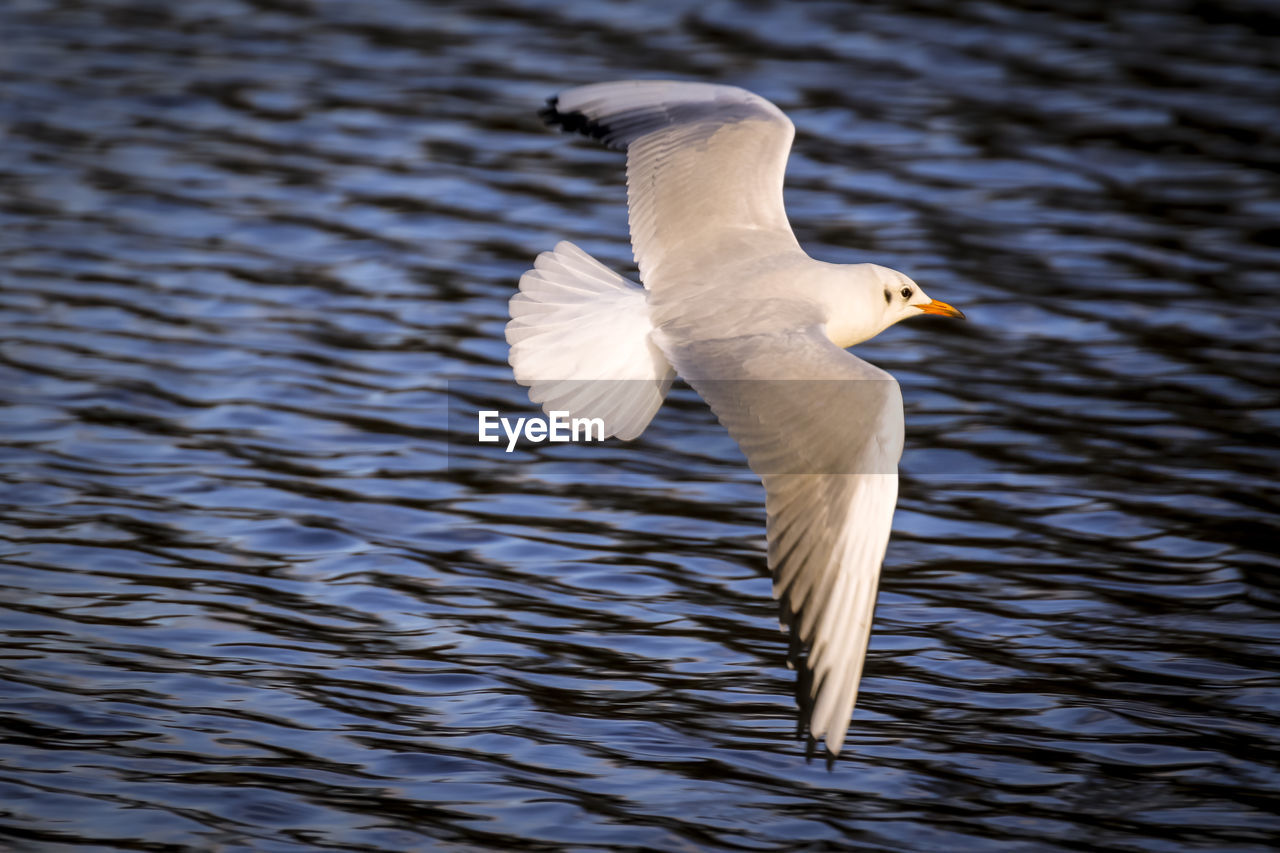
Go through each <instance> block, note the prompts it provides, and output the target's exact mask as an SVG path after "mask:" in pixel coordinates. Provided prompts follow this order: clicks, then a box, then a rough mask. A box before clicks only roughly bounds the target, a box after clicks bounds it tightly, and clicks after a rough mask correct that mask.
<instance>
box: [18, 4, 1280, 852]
mask: <svg viewBox="0 0 1280 853" xmlns="http://www.w3.org/2000/svg"><path fill="white" fill-rule="evenodd" d="M0 31H3V33H4V38H3V46H2V47H0V127H3V136H2V137H0V274H2V276H3V278H2V280H0V323H2V326H3V334H2V339H3V340H2V343H0V400H3V401H4V403H5V407H4V408H3V410H0V429H2V430H3V435H4V444H3V447H2V448H0V450H2V452H3V463H0V465H2V467H0V477H2V478H3V485H2V486H0V501H2V502H3V512H2V516H0V518H2V520H0V533H2V535H3V542H2V543H0V560H2V561H3V565H2V568H0V590H2V592H0V601H2V602H3V607H4V609H3V616H2V617H0V625H2V626H3V632H2V634H0V636H2V639H0V667H3V669H2V672H3V681H2V682H0V722H2V723H3V732H4V734H3V741H2V744H3V745H0V837H2V838H3V839H4V841H3V844H4V845H6V846H8V847H10V848H13V849H19V850H41V851H44V850H55V851H57V850H72V849H104V848H112V849H138V850H142V849H146V850H175V851H177V850H222V851H234V850H249V849H253V850H272V851H303V850H317V849H334V850H344V851H346V850H387V851H399V850H409V849H432V848H438V849H458V850H466V849H472V850H480V849H541V850H556V849H566V850H576V851H586V850H601V849H606V848H612V849H630V850H638V849H655V850H692V849H708V850H712V849H724V850H796V849H814V850H818V849H828V848H830V847H833V846H839V847H848V848H854V849H867V850H904V851H905V850H911V851H914V850H923V849H961V850H980V851H1031V850H1035V851H1040V850H1049V851H1055V850H1097V849H1110V850H1124V851H1148V850H1150V851H1166V850H1204V851H1226V850H1231V851H1243V850H1264V849H1268V848H1269V847H1270V846H1271V844H1272V841H1273V838H1274V837H1277V836H1276V833H1277V830H1280V817H1277V810H1278V809H1277V806H1278V805H1280V773H1278V772H1277V770H1276V767H1277V759H1278V758H1280V749H1278V748H1277V742H1276V735H1277V732H1278V730H1280V719H1278V716H1280V679H1278V678H1277V675H1276V672H1277V663H1278V662H1280V622H1278V621H1277V618H1276V616H1277V613H1276V611H1277V593H1278V592H1280V582H1278V581H1277V580H1276V577H1277V576H1276V573H1275V572H1276V568H1277V564H1278V563H1280V561H1278V560H1277V556H1276V552H1277V548H1276V541H1277V538H1276V537H1277V530H1276V509H1277V491H1276V486H1275V479H1276V472H1277V469H1278V467H1280V449H1278V448H1277V442H1276V440H1275V435H1276V431H1277V428H1280V392H1278V391H1277V383H1276V376H1277V368H1278V367H1280V344H1277V341H1278V340H1280V334H1278V332H1280V329H1278V325H1280V309H1277V307H1276V303H1275V299H1276V281H1277V278H1276V276H1277V273H1280V228H1278V227H1277V222H1278V221H1280V201H1278V200H1277V199H1280V192H1277V190H1278V189H1280V177H1277V166H1280V146H1278V145H1277V137H1276V130H1275V129H1276V127H1278V126H1280V101H1278V100H1277V99H1276V97H1275V95H1276V93H1277V91H1280V60H1278V59H1277V57H1280V50H1277V41H1278V39H1277V35H1278V34H1280V18H1277V17H1276V15H1275V11H1274V9H1272V8H1270V7H1268V6H1264V5H1261V4H1258V5H1252V4H1248V3H1228V4H1203V3H1191V2H1185V3H1178V2H1174V3H1167V2H1162V1H1161V2H1156V0H1149V2H1140V3H1130V4H1115V5H1109V4H1088V3H1068V4H1045V5H1036V4H1022V3H1016V2H1010V3H980V4H966V5H965V6H964V9H963V11H959V10H957V9H954V8H953V4H950V3H942V2H930V0H926V2H921V3H915V4H910V5H898V4H887V3H886V4H874V3H871V4H856V5H847V4H822V3H812V4H791V3H781V2H776V3H771V2H746V0H743V1H742V2H738V3H724V2H712V3H706V2H684V3H678V2H664V3H661V4H656V3H629V4H607V5H606V4H563V3H557V4H533V3H519V2H507V0H493V2H485V3H454V4H438V3H408V2H379V3H376V4H353V3H345V2H338V0H332V1H331V2H305V1H304V0H298V2H293V0H290V1H289V2H275V0H272V2H268V1H267V0H249V2H243V3H237V2H231V0H199V2H184V3H181V4H178V3H152V4H144V3H137V2H118V3H111V2H72V0H65V1H64V2H40V1H39V0H37V1H36V2H17V3H11V4H6V6H5V7H4V9H3V10H2V11H0ZM634 75H641V76H662V75H672V76H681V77H687V78H695V79H702V80H710V81H722V82H731V83H736V84H739V85H745V86H747V87H749V88H752V89H754V90H756V91H758V92H760V93H762V94H764V95H765V96H767V97H769V98H771V99H773V100H774V101H776V102H777V103H778V104H779V105H781V106H782V107H783V108H784V109H785V110H787V112H788V113H789V114H790V115H792V116H793V118H794V120H795V122H796V124H797V126H798V129H799V134H798V138H797V143H796V151H795V156H794V157H793V159H792V161H791V166H790V169H789V172H788V175H789V178H788V180H789V183H788V189H787V203H788V207H789V211H790V214H791V217H792V221H793V223H794V224H795V228H796V231H797V234H798V236H799V237H800V239H801V242H802V243H803V244H804V245H805V246H806V248H808V249H809V250H810V251H811V252H812V253H813V254H815V255H816V256H818V257H821V258H824V259H826V260H832V261H854V260H863V259H874V260H876V261H878V262H881V263H885V264H888V265H891V266H895V267H898V268H901V269H903V270H904V271H906V272H907V273H908V274H910V275H912V276H913V277H914V278H916V279H917V280H919V281H920V282H921V283H922V285H923V286H924V287H925V288H926V289H927V290H928V292H929V293H930V295H932V296H935V297H937V298H940V299H944V300H946V301H948V302H951V303H954V304H955V305H957V306H959V307H961V308H963V309H964V310H965V312H966V313H967V314H968V315H969V317H970V320H969V322H968V323H967V324H960V323H948V322H945V321H929V320H920V321H915V322H912V323H907V324H902V325H900V326H898V327H896V328H894V329H892V330H890V331H889V332H887V333H885V334H884V335H882V336H880V337H879V338H878V339H876V340H875V341H873V342H872V343H870V344H868V345H866V346H864V347H861V348H860V353H861V354H862V355H863V356H864V357H865V358H867V359H869V360H871V361H873V362H875V363H877V364H879V365H881V366H883V367H885V368H887V369H889V370H891V371H893V372H894V373H895V374H896V375H897V376H898V377H899V378H900V379H901V381H902V385H903V389H904V396H905V398H906V406H907V421H908V436H907V450H906V454H905V457H904V459H903V473H904V477H903V483H902V498H901V502H900V505H899V509H898V514H897V516H896V518H895V530H894V539H893V543H892V545H891V547H890V550H889V554H888V557H887V563H886V570H885V574H884V579H883V582H882V590H883V591H882V594H881V598H880V604H879V610H878V611H877V615H876V625H875V632H874V635H873V638H872V643H871V651H870V656H869V662H868V674H867V677H866V679H865V681H864V683H863V691H862V694H861V697H860V702H859V707H858V710H857V713H856V716H855V718H854V722H853V725H852V727H851V729H850V734H849V737H848V740H847V744H846V750H845V753H844V754H842V756H841V758H840V759H839V760H838V761H837V762H835V764H834V765H833V766H832V767H831V768H829V769H828V767H827V766H826V765H825V764H824V763H823V762H822V761H820V760H815V761H812V762H806V760H805V758H804V747H803V744H802V743H800V742H798V741H796V740H795V739H794V727H795V708H794V705H793V699H792V696H791V690H792V674H791V673H790V672H788V671H787V670H786V669H785V668H784V666H783V662H784V660H785V654H786V640H785V637H784V636H783V635H781V634H779V633H778V632H777V629H776V614H775V611H774V606H773V603H772V601H771V600H770V598H769V582H768V579H767V578H766V577H765V575H764V568H763V562H764V561H763V536H762V530H763V506H762V500H763V493H762V490H761V489H760V487H759V485H758V483H756V481H755V480H754V479H753V477H752V476H751V475H750V473H749V472H748V471H747V470H746V469H745V467H743V466H742V465H741V463H740V457H739V456H738V455H737V452H736V450H735V449H734V448H733V445H732V443H731V442H729V441H728V440H727V438H725V437H724V436H723V434H722V433H720V432H718V431H717V430H716V429H715V428H714V423H713V421H712V419H711V416H710V415H709V413H708V412H707V410H706V409H705V407H703V406H702V405H701V404H700V403H699V402H698V401H697V398H696V397H695V396H694V395H693V394H692V393H691V392H690V391H689V390H688V389H687V388H683V389H681V388H677V391H676V393H675V394H674V396H673V399H672V401H671V402H670V403H669V404H668V405H667V406H666V407H664V409H663V411H662V412H661V413H660V415H659V417H658V419H657V421H656V422H655V423H654V425H653V427H652V428H651V429H650V431H649V432H647V433H646V434H645V436H644V437H643V438H642V439H641V440H640V441H638V442H636V443H635V444H634V445H631V446H619V445H616V444H610V445H607V446H603V447H599V448H582V447H574V448H563V447H556V448H550V449H549V448H547V447H545V446H544V447H542V448H536V447H535V448H528V449H525V450H522V451H518V452H517V453H515V454H512V456H511V457H510V459H509V460H507V461H505V462H503V463H496V462H494V461H493V459H492V458H480V457H478V456H476V455H474V454H472V453H470V452H469V451H461V450H458V448H456V447H454V448H451V447H450V446H449V436H448V434H447V433H446V432H445V430H444V429H443V427H442V426H441V424H442V412H444V410H445V408H446V403H447V396H448V393H447V392H448V390H449V389H451V388H453V389H457V388H460V387H465V388H467V389H470V390H469V391H468V393H469V394H471V395H472V397H468V398H467V399H468V400H473V399H474V400H477V401H485V400H487V401H489V402H491V403H493V404H494V405H495V407H498V408H501V409H504V410H506V411H508V412H527V411H528V409H529V407H528V404H527V402H526V401H525V400H524V398H523V396H522V392H521V389H519V388H518V387H517V386H515V384H514V383H513V382H512V380H511V376H510V369H509V368H508V367H507V366H506V363H505V359H506V347H505V344H504V343H503V339H502V327H503V323H504V319H505V308H506V300H507V298H508V297H509V296H510V294H511V293H512V289H513V287H514V283H515V281H516V280H517V278H518V277H519V275H520V273H521V272H522V271H523V270H524V269H526V268H527V267H528V265H529V263H530V260H531V259H532V258H533V256H534V255H535V254H536V253H537V252H539V251H541V250H544V249H547V248H549V247H550V246H551V245H553V244H554V242H555V241H556V240H558V239H563V238H568V239H572V240H574V241H576V242H578V243H579V244H580V245H582V246H583V247H584V248H586V249H587V250H589V251H591V252H593V253H594V254H596V255H597V256H598V257H600V258H601V259H603V260H604V261H606V262H607V263H610V264H611V265H613V266H615V267H617V268H619V269H620V270H623V271H625V272H630V257H629V255H630V252H629V247H628V243H627V238H626V215H625V209H624V206H623V201H624V191H623V184H622V181H623V173H622V161H621V158H620V157H619V156H618V155H616V154H614V153H611V152H608V151H603V150H598V149H596V148H593V147H591V146H590V145H589V144H587V143H586V142H585V141H576V140H573V139H571V138H569V137H562V136H559V135H556V134H554V133H551V132H548V131H547V130H545V129H544V128H542V127H541V126H540V124H539V122H538V121H537V118H536V116H535V111H536V109H537V108H538V106H539V105H540V104H541V102H542V99H543V98H545V97H546V96H547V95H549V94H551V93H553V92H555V91H557V90H559V89H561V88H565V87H566V86H569V85H573V84H579V83H587V82H594V81H598V80H605V79H616V78H622V77H628V76H634ZM451 449H452V450H453V451H454V452H452V453H450V452H449V451H450V450H451Z"/></svg>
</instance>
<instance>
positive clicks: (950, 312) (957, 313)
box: [916, 299, 964, 320]
mask: <svg viewBox="0 0 1280 853" xmlns="http://www.w3.org/2000/svg"><path fill="white" fill-rule="evenodd" d="M916 307H917V308H919V309H920V310H921V311H923V312H924V313H926V314H937V315H938V316H940V317H957V318H959V319H961V320H963V319H964V312H962V311H961V310H960V309H959V308H952V307H951V306H950V305H948V304H947V303H945V302H939V301H938V300H937V299H935V300H933V301H932V302H930V303H929V304H928V305H917V306H916Z"/></svg>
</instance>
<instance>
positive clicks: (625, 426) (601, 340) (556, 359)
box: [507, 242, 675, 440]
mask: <svg viewBox="0 0 1280 853" xmlns="http://www.w3.org/2000/svg"><path fill="white" fill-rule="evenodd" d="M510 307H511V321H510V322H509V323H507V343H508V344H510V345H511V355H510V357H509V359H508V360H509V361H510V362H511V367H512V368H513V369H514V371H515V375H516V381H517V382H519V383H520V384H521V385H526V386H528V388H529V399H530V400H532V401H533V402H535V403H539V404H541V406H542V409H543V411H545V412H546V413H547V414H551V413H552V412H553V411H564V412H568V413H569V415H570V416H571V417H586V418H600V419H601V420H602V421H603V422H604V434H605V436H606V437H608V436H614V435H616V436H617V437H618V438H621V439H624V440H625V439H632V438H635V437H636V436H638V435H640V433H642V432H644V428H645V427H646V426H648V424H649V421H651V420H653V416H654V414H655V413H656V412H657V411H658V407H659V406H661V405H662V400H663V398H665V397H666V396H667V391H668V390H669V389H670V388H671V382H672V380H673V379H674V378H675V368H673V367H672V366H671V364H670V362H668V361H667V358H666V356H665V355H663V353H662V350H660V349H659V348H658V346H657V344H655V343H654V342H653V337H652V335H653V323H652V322H651V321H650V319H649V305H648V301H647V299H646V295H645V291H644V288H642V287H641V286H640V285H639V284H636V283H635V282H633V281H630V280H628V279H625V278H623V277H622V276H620V275H618V274H617V273H615V272H613V271H612V270H610V269H609V268H608V267H606V266H604V265H603V264H601V263H600V262H599V261H597V260H596V259H595V258H593V257H591V256H590V255H588V254H587V253H586V252H584V251H582V249H579V248H578V247H577V246H575V245H573V244H572V243H569V242H560V243H557V244H556V247H555V249H553V250H552V251H550V252H543V253H542V254H540V255H538V258H537V260H536V261H535V262H534V268H533V269H531V270H529V271H528V272H526V273H525V274H524V275H522V276H521V277H520V292H519V293H517V294H516V295H515V296H513V297H511V306H510Z"/></svg>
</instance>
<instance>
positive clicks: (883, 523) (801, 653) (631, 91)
mask: <svg viewBox="0 0 1280 853" xmlns="http://www.w3.org/2000/svg"><path fill="white" fill-rule="evenodd" d="M540 115H541V116H542V118H543V119H544V120H545V121H546V122H547V123H548V124H550V125H554V126H558V127H560V128H561V129H563V130H564V131H568V132H573V133H578V134H582V135H585V136H588V137H592V138H594V139H597V140H599V141H600V142H602V143H603V144H604V145H606V146H608V147H611V148H615V149H621V150H623V151H625V152H626V156H627V206H628V214H629V225H630V231H631V246H632V250H633V253H634V255H635V262H636V266H637V268H638V270H639V277H640V281H641V282H643V284H640V283H636V282H634V281H631V280H629V279H627V278H624V277H622V276H621V275H618V274H617V273H615V272H614V271H612V270H611V269H609V268H608V267H606V266H605V265H604V264H602V263H600V262H599V261H597V260H596V259H595V258H593V257H591V256H590V255H589V254H587V253H586V252H585V251H583V250H582V249H580V248H578V247H577V246H575V245H573V244H572V243H569V242H561V243H559V244H557V245H556V246H555V248H554V249H553V250H552V251H549V252H543V253H542V254H541V255H539V256H538V257H537V259H536V260H535V262H534V268H533V269H531V270H529V271H528V272H526V273H525V274H524V275H523V276H521V278H520V284H519V292H518V293H517V294H516V295H515V296H513V297H512V299H511V302H510V311H511V320H510V322H509V323H508V324H507V327H506V338H507V342H508V343H509V344H510V358H509V360H510V363H511V366H512V368H513V372H514V374H515V379H516V381H517V382H518V383H520V384H521V385H524V386H527V388H528V391H529V397H530V400H531V401H532V402H534V403H536V404H539V405H541V406H542V408H543V409H544V411H546V412H547V413H548V414H550V413H552V412H555V411H563V412H569V413H572V414H573V415H574V416H582V417H599V418H600V419H601V421H602V423H603V424H604V427H605V434H606V436H616V437H617V438H619V439H623V440H629V439H633V438H635V437H637V436H638V435H640V434H641V432H643V430H644V428H645V426H646V425H647V424H648V423H649V422H650V420H652V418H653V416H654V414H655V413H656V412H657V411H658V408H659V407H660V406H661V405H662V401H663V399H664V398H665V397H666V394H667V391H668V390H669V389H670V387H671V384H672V381H673V380H674V378H675V376H676V375H677V374H678V375H679V376H680V377H682V378H683V379H684V380H685V381H686V382H687V383H688V384H689V385H690V386H691V387H692V388H693V389H694V390H695V391H697V392H698V394H699V395H700V396H701V397H702V398H703V399H704V400H705V401H706V402H707V404H708V405H709V406H710V408H711V410H712V412H713V413H714V414H715V415H716V417H717V419H718V420H719V421H720V423H721V424H723V425H724V427H725V428H726V429H727V430H728V432H729V434H730V436H732V438H733V439H734V440H735V441H736V442H737V444H738V446H739V447H740V448H741V449H742V451H743V453H744V454H745V456H746V458H747V462H748V464H749V465H750V466H751V469H752V470H753V471H754V472H755V473H756V474H757V475H759V476H760V478H761V481H762V482H763V484H764V488H765V507H766V512H767V527H766V537H767V541H768V567H769V570H770V572H771V574H772V578H773V596H774V598H775V599H777V600H778V602H779V608H780V621H781V624H782V625H783V626H784V628H786V629H788V630H789V631H790V638H791V654H790V656H789V663H790V664H791V665H792V666H794V667H796V668H798V670H799V673H798V678H797V688H796V699H797V703H798V705H799V707H800V709H801V715H800V720H799V724H800V731H801V732H802V733H804V732H806V730H807V734H808V736H809V739H808V743H809V746H810V748H812V747H814V746H815V745H816V743H817V740H818V739H822V741H823V743H824V745H825V748H826V750H827V752H828V757H829V758H834V757H835V756H837V755H839V752H840V748H841V746H842V745H843V743H844V739H845V733H846V731H847V730H848V727H849V723H850V717H851V715H852V713H853V708H854V704H855V702H856V700H857V695H858V683H859V681H860V680H861V677H862V670H863V661H864V659H865V658H866V651H867V644H868V642H869V639H870V636H871V622H872V615H873V612H874V610H875V602H876V592H877V587H878V584H879V578H880V567H881V564H882V562H883V561H884V554H885V549H886V548H887V546H888V542H889V533H890V529H891V527H892V521H893V511H894V506H895V504H896V503H897V497H898V473H897V466H898V460H899V458H900V457H901V455H902V445H903V429H904V427H903V412H902V394H901V391H900V389H899V387H898V383H897V381H896V380H895V379H894V378H893V377H892V376H891V375H890V374H888V373H886V372H885V371H883V370H881V369H879V368H878V367H875V366H873V365H871V364H868V363H867V362H865V361H863V360H862V359H860V358H858V357H857V356H855V355H853V354H851V353H849V352H847V348H848V347H851V346H853V345H855V344H858V343H861V342H862V341H865V340H868V339H870V338H872V337H875V336H876V335H877V334H879V333H880V332H882V331H884V330H885V329H887V328H888V327H890V326H892V325H893V324H895V323H897V322H898V321H900V320H905V319H907V318H909V317H916V316H919V315H921V314H936V315H941V316H946V317H960V318H963V316H964V315H963V314H962V313H961V312H960V311H958V310H957V309H955V308H953V307H951V306H950V305H948V304H947V303H945V302H939V301H938V300H936V299H931V298H930V297H928V296H926V295H925V292H924V290H922V289H921V288H920V285H918V284H916V283H915V282H914V281H912V280H911V279H910V278H908V277H907V276H905V275H903V274H902V273H900V272H897V271H895V270H892V269H888V268H886V267H883V266H877V265H876V264H871V263H859V264H832V263H825V262H823V261H819V260H815V259H813V258H811V257H809V255H808V254H806V253H805V251H804V250H803V249H802V248H801V247H800V244H799V242H798V241H797V240H796V237H795V234H793V233H792V230H791V225H790V223H789V222H788V220H787V214H786V211H785V209H784V207H783V200H782V185H783V173H784V171H785V170H786V163H787V156H788V153H789V151H790V149H791V142H792V139H793V138H794V137H795V127H794V125H792V123H791V121H790V120H789V119H788V118H787V117H786V115H785V114H783V112H782V111H781V110H780V109H779V108H778V107H777V106H775V105H774V104H772V103H770V102H769V101H767V100H765V99H764V98H762V97H760V96H758V95H755V94H753V93H751V92H748V91H746V90H745V89H740V88H737V87H734V86H724V85H714V84H708V83H692V82H677V81H665V80H631V81H620V82H613V83H599V84H595V85H589V86H582V87H579V88H574V89H569V90H566V91H563V92H561V93H560V94H558V95H556V96H554V97H552V98H550V99H549V100H548V101H547V106H546V108H545V109H543V110H542V111H541V113H540Z"/></svg>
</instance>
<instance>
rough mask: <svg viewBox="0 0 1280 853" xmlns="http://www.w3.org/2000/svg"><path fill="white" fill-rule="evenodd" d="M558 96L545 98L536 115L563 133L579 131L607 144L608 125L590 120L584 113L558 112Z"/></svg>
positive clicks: (572, 111)
mask: <svg viewBox="0 0 1280 853" xmlns="http://www.w3.org/2000/svg"><path fill="white" fill-rule="evenodd" d="M559 104H560V96H559V95H552V96H551V97H550V98H547V105H546V106H545V107H543V108H542V109H540V110H538V117H539V118H541V119H542V120H543V122H545V123H546V124H548V125H550V126H551V127H559V128H560V130H562V131H563V132H565V133H579V134H582V135H583V136H588V137H590V138H592V139H599V140H601V141H603V142H604V143H605V144H606V145H607V144H609V127H608V126H607V125H604V124H601V123H600V122H598V121H592V120H591V119H589V118H587V117H586V116H585V115H584V114H582V113H580V112H578V111H576V110H570V111H569V112H563V113H562V112H560V107H559Z"/></svg>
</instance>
